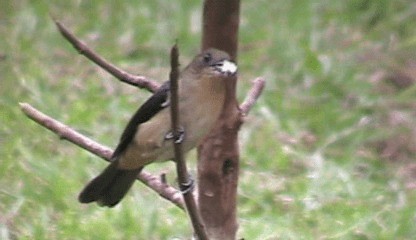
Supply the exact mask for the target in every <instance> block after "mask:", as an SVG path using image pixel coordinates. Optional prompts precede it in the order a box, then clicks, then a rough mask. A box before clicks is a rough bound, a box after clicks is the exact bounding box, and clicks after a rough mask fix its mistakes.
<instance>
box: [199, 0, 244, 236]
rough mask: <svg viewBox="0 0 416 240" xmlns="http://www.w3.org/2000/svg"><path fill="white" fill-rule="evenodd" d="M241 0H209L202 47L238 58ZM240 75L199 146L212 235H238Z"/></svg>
mask: <svg viewBox="0 0 416 240" xmlns="http://www.w3.org/2000/svg"><path fill="white" fill-rule="evenodd" d="M239 11H240V1H239V0H205V1H204V12H203V34H202V50H204V49H207V48H211V47H213V48H218V49H221V50H224V51H226V52H228V53H229V54H230V55H231V57H232V59H233V60H234V61H236V60H237V59H236V58H237V47H238V25H239ZM236 83H237V77H234V78H233V79H232V80H231V81H227V86H226V88H227V92H226V97H225V104H224V108H223V111H222V114H221V116H220V118H219V120H218V122H217V124H216V126H215V127H214V129H213V131H212V132H211V133H210V135H209V136H208V137H207V138H206V139H205V141H203V144H201V146H199V148H198V159H199V160H198V184H199V185H198V196H199V198H198V205H199V209H200V214H201V218H202V220H203V222H204V224H205V228H206V231H207V233H208V236H209V237H210V239H224V240H227V239H235V237H236V232H237V229H238V223H237V214H236V210H237V208H236V206H237V204H236V201H237V185H238V173H239V151H238V138H237V137H238V130H239V128H240V125H241V116H240V112H239V109H238V103H237V100H236Z"/></svg>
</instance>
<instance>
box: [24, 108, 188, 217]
mask: <svg viewBox="0 0 416 240" xmlns="http://www.w3.org/2000/svg"><path fill="white" fill-rule="evenodd" d="M20 108H21V109H22V111H23V113H24V114H26V116H28V117H29V118H30V119H32V120H33V121H35V122H36V123H38V124H40V125H41V126H43V127H46V128H47V129H49V130H51V131H52V132H53V133H55V134H57V135H58V136H59V137H60V138H62V139H65V140H68V141H69V142H71V143H74V144H75V145H77V146H79V147H81V148H83V149H85V150H87V151H89V152H90V153H93V154H95V155H97V156H99V157H101V158H102V159H104V160H106V161H109V160H110V158H111V155H112V154H113V151H112V150H111V149H110V148H109V147H106V146H103V145H101V144H99V143H97V142H95V141H94V140H92V139H90V138H88V137H86V136H84V135H82V134H80V133H78V132H76V131H75V130H74V129H72V128H70V127H69V126H67V125H65V124H63V123H61V122H59V121H57V120H55V119H53V118H51V117H49V116H47V115H45V114H44V113H42V112H40V111H39V110H37V109H36V108H34V107H32V106H31V105H30V104H28V103H20ZM137 179H138V180H140V181H141V182H143V183H144V184H145V185H146V186H148V187H149V188H151V189H152V190H154V191H155V192H157V193H158V194H159V195H160V196H161V197H163V198H165V199H167V200H169V201H170V202H172V203H173V204H175V205H176V206H178V207H179V208H181V209H184V203H183V199H182V196H181V194H180V192H178V190H176V189H175V188H173V187H171V186H169V185H168V184H166V183H163V182H161V180H160V178H159V177H157V176H154V175H152V174H150V173H147V172H145V171H141V173H140V174H139V175H138V176H137Z"/></svg>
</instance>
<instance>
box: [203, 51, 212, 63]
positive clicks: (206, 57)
mask: <svg viewBox="0 0 416 240" xmlns="http://www.w3.org/2000/svg"><path fill="white" fill-rule="evenodd" d="M211 59H212V56H211V54H210V53H207V54H205V55H204V62H206V63H209V62H210V61H211Z"/></svg>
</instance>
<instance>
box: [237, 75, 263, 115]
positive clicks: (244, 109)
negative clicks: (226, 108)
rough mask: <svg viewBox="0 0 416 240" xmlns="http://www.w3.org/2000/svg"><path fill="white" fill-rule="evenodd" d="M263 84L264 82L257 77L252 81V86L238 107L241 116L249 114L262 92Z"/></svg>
mask: <svg viewBox="0 0 416 240" xmlns="http://www.w3.org/2000/svg"><path fill="white" fill-rule="evenodd" d="M265 84H266V82H265V81H264V78H262V77H258V78H256V79H254V80H253V86H252V87H251V89H250V91H249V92H248V93H247V96H246V99H244V101H243V103H241V105H240V112H241V114H242V115H243V116H245V115H247V114H248V113H249V112H250V110H251V108H252V107H253V105H254V104H255V103H256V101H257V99H258V98H259V97H260V95H261V93H262V92H263V89H264V85H265Z"/></svg>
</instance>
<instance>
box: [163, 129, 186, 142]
mask: <svg viewBox="0 0 416 240" xmlns="http://www.w3.org/2000/svg"><path fill="white" fill-rule="evenodd" d="M178 133H179V135H178V136H175V134H174V133H173V131H170V132H168V133H166V135H165V140H171V139H173V140H174V142H175V143H176V144H178V143H181V142H183V140H184V139H185V129H184V128H183V127H179V129H178Z"/></svg>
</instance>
